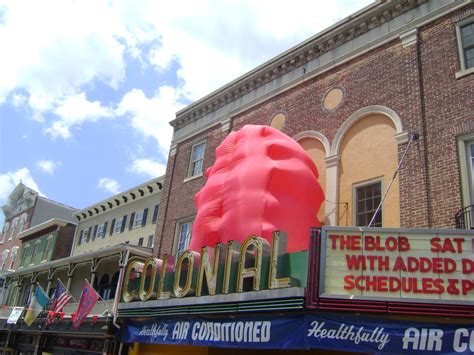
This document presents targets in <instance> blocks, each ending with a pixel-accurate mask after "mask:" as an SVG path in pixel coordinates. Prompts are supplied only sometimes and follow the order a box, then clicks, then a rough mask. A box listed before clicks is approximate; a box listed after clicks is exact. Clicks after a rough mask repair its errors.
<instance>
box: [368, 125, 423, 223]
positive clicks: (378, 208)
mask: <svg viewBox="0 0 474 355" xmlns="http://www.w3.org/2000/svg"><path fill="white" fill-rule="evenodd" d="M419 137H420V136H419V135H418V133H411V134H410V141H409V142H408V145H407V147H406V149H405V151H404V152H403V155H402V158H401V159H400V162H399V163H398V166H397V169H396V170H395V172H394V173H393V177H392V180H391V181H390V184H388V187H387V190H385V193H384V194H383V196H382V199H381V200H380V203H379V206H378V207H377V209H376V210H375V213H374V215H373V216H372V219H371V220H370V223H369V225H368V227H370V226H372V223H374V221H375V218H376V217H377V214H378V213H379V211H380V209H381V208H382V206H383V203H384V201H385V197H386V196H387V194H388V192H389V191H390V188H391V187H392V184H393V182H394V181H395V178H396V177H397V175H398V171H399V170H400V167H401V166H402V163H403V160H404V159H405V155H406V154H407V152H408V149H409V148H410V145H411V142H413V141H416V140H418V138H419Z"/></svg>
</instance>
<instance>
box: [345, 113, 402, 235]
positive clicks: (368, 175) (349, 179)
mask: <svg viewBox="0 0 474 355" xmlns="http://www.w3.org/2000/svg"><path fill="white" fill-rule="evenodd" d="M396 132H397V128H396V125H395V124H394V122H393V121H392V120H391V119H390V118H389V117H387V116H386V115H385V114H381V113H372V114H367V115H366V116H364V117H361V118H360V119H358V120H356V121H354V122H353V123H352V125H351V126H350V127H348V129H347V130H346V131H345V132H344V134H343V135H342V136H341V139H340V142H339V158H340V159H339V167H340V169H339V195H338V197H339V201H338V202H339V205H343V204H344V203H345V204H346V205H347V206H348V208H347V209H346V210H344V209H341V208H340V209H339V216H338V225H339V226H351V225H352V226H367V225H369V223H370V221H371V220H372V218H373V216H374V214H375V211H376V210H377V207H378V205H379V203H380V201H381V197H382V195H383V191H384V190H385V188H386V186H388V185H389V183H390V179H391V178H392V176H393V172H394V171H395V170H396V168H397V164H398V146H397V140H396V139H395V133H396ZM372 226H373V227H382V226H383V227H394V228H399V227H400V197H399V184H398V177H397V178H396V179H395V180H394V183H393V185H392V189H391V191H390V194H388V195H387V198H386V200H385V203H384V205H383V208H382V209H381V210H380V211H379V212H378V213H377V215H376V218H375V219H374V222H372Z"/></svg>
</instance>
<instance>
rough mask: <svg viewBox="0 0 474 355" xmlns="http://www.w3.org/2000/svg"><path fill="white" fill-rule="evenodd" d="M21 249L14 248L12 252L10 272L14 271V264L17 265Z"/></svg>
mask: <svg viewBox="0 0 474 355" xmlns="http://www.w3.org/2000/svg"><path fill="white" fill-rule="evenodd" d="M19 249H20V247H18V246H14V247H13V248H12V250H11V252H10V266H9V267H8V271H14V269H13V264H15V261H16V259H17V258H18V251H19Z"/></svg>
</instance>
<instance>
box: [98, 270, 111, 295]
mask: <svg viewBox="0 0 474 355" xmlns="http://www.w3.org/2000/svg"><path fill="white" fill-rule="evenodd" d="M109 280H110V279H109V275H108V274H104V275H102V277H101V279H100V282H99V295H100V297H102V299H104V300H108V299H109V296H110V281H109Z"/></svg>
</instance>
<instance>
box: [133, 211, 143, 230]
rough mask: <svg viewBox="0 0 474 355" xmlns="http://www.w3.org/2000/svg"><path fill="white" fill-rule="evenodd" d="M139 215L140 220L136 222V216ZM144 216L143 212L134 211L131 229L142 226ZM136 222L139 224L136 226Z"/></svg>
mask: <svg viewBox="0 0 474 355" xmlns="http://www.w3.org/2000/svg"><path fill="white" fill-rule="evenodd" d="M140 213H141V218H140V221H138V219H137V216H138V215H139V214H140ZM144 215H145V210H141V211H136V212H135V215H134V217H133V223H132V229H135V228H140V227H141V226H142V224H143V216H144ZM137 222H139V223H138V224H137Z"/></svg>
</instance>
